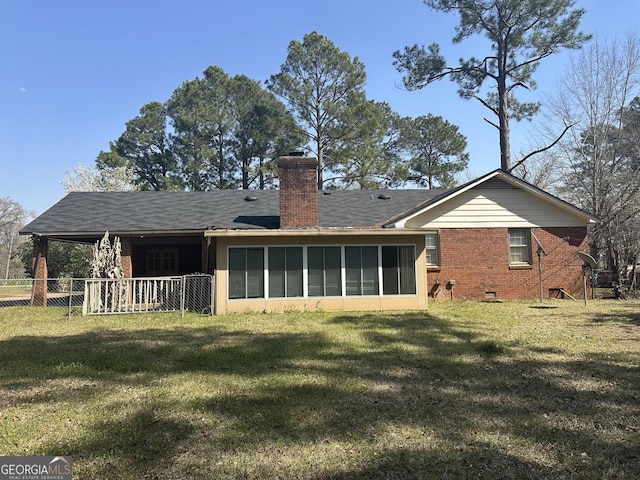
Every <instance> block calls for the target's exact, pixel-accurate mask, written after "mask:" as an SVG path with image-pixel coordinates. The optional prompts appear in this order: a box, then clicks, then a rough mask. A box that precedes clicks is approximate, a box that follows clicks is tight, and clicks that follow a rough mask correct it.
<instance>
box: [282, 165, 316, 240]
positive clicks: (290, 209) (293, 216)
mask: <svg viewBox="0 0 640 480" xmlns="http://www.w3.org/2000/svg"><path fill="white" fill-rule="evenodd" d="M278 171H279V173H278V175H279V178H280V228H299V227H317V226H318V161H317V160H316V159H315V158H311V157H280V158H279V159H278Z"/></svg>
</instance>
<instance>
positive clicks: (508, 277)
mask: <svg viewBox="0 0 640 480" xmlns="http://www.w3.org/2000/svg"><path fill="white" fill-rule="evenodd" d="M531 231H532V233H533V234H534V235H535V236H536V237H537V238H538V240H540V243H541V244H542V245H543V246H544V248H545V250H546V251H547V252H548V255H547V256H544V255H543V256H542V284H543V297H544V298H549V296H550V289H558V288H562V289H564V290H565V291H566V292H568V293H569V294H571V295H572V296H574V297H576V298H583V297H584V295H583V283H582V261H581V260H580V259H579V258H578V256H577V254H576V252H577V251H588V245H587V232H586V227H558V228H532V229H531ZM566 236H568V237H570V239H569V242H564V241H562V238H563V237H566ZM536 251H537V245H536V243H535V240H534V239H533V238H532V239H531V260H532V262H531V266H527V267H511V268H510V267H509V237H508V229H507V228H448V229H441V230H440V267H439V268H432V267H429V269H428V272H427V288H428V291H429V296H430V298H434V299H436V300H445V299H451V298H456V299H473V300H485V299H487V298H493V295H494V294H495V298H496V299H498V300H500V299H503V300H505V299H518V298H539V296H540V284H539V273H538V256H537V255H536ZM451 280H455V284H454V285H451V284H450V283H449V282H450V281H451ZM555 293H556V292H555V291H552V292H551V294H552V296H553V295H555ZM588 295H590V292H588Z"/></svg>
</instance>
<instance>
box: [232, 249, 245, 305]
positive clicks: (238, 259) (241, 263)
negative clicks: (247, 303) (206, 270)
mask: <svg viewBox="0 0 640 480" xmlns="http://www.w3.org/2000/svg"><path fill="white" fill-rule="evenodd" d="M246 269H247V262H246V249H244V248H230V249H229V298H245V297H246V284H245V273H246Z"/></svg>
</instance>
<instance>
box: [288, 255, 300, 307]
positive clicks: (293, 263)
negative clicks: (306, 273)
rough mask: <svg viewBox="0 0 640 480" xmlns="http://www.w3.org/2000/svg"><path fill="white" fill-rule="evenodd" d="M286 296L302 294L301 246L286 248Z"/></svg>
mask: <svg viewBox="0 0 640 480" xmlns="http://www.w3.org/2000/svg"><path fill="white" fill-rule="evenodd" d="M286 260H287V266H286V274H287V297H301V296H302V247H288V248H287V249H286Z"/></svg>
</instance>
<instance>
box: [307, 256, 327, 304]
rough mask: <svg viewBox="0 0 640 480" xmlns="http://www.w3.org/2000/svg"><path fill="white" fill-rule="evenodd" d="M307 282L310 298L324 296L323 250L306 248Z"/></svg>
mask: <svg viewBox="0 0 640 480" xmlns="http://www.w3.org/2000/svg"><path fill="white" fill-rule="evenodd" d="M307 269H308V273H307V282H308V289H309V296H310V297H322V296H324V293H325V291H324V248H323V247H308V248H307Z"/></svg>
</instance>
